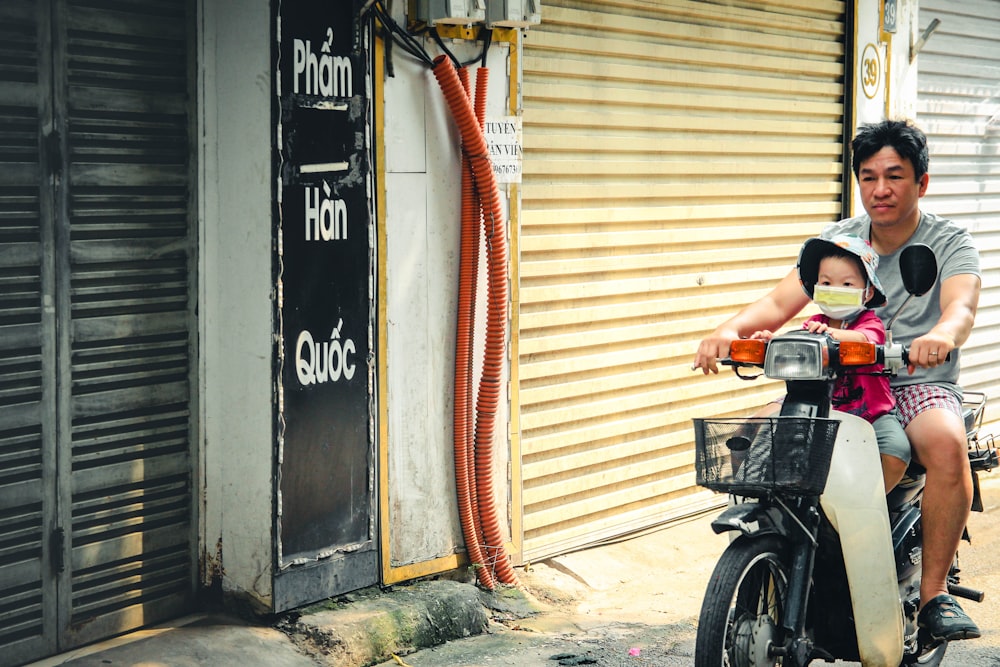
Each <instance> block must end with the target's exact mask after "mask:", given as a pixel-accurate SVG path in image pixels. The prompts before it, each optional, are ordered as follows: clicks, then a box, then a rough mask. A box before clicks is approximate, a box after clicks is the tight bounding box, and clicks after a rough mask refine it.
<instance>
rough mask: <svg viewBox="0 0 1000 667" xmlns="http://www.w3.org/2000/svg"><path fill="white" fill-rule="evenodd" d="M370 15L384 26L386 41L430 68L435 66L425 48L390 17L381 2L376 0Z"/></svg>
mask: <svg viewBox="0 0 1000 667" xmlns="http://www.w3.org/2000/svg"><path fill="white" fill-rule="evenodd" d="M368 12H369V14H370V15H371V16H372V17H373V18H375V19H378V21H379V23H380V24H381V25H382V34H383V36H388V39H387V40H386V41H389V40H391V41H393V42H395V43H396V44H397V45H398V46H399V47H400V48H401V49H403V50H404V51H406V52H407V53H409V54H410V55H411V56H413V57H414V58H416V59H417V60H420V61H421V62H423V63H424V64H425V65H427V66H428V67H431V66H433V65H434V60H433V58H431V56H430V54H428V53H427V51H426V50H424V48H423V46H422V45H421V44H420V42H419V41H418V40H416V39H415V38H414V37H413V35H411V34H410V33H408V32H406V31H405V30H403V29H402V28H400V27H399V24H398V23H396V21H395V20H394V19H393V18H392V16H390V15H389V13H388V12H387V11H386V10H385V8H384V7H383V6H382V2H381V0H375V1H374V2H373V3H372V4H371V5H370V7H368Z"/></svg>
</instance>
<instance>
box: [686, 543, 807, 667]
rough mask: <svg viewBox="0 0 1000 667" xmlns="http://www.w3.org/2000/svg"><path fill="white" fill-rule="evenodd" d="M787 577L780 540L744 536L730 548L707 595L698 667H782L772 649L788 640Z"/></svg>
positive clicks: (697, 647)
mask: <svg viewBox="0 0 1000 667" xmlns="http://www.w3.org/2000/svg"><path fill="white" fill-rule="evenodd" d="M788 578H789V558H788V550H787V547H786V545H785V543H784V541H782V540H781V539H780V538H778V537H775V536H768V537H759V538H753V539H751V538H748V537H745V536H740V537H738V538H736V539H735V540H734V541H733V542H732V543H730V545H729V546H728V547H727V548H726V550H725V551H724V552H723V553H722V556H721V557H720V558H719V562H718V563H717V564H716V565H715V570H714V571H713V572H712V578H711V579H710V580H709V583H708V589H707V590H706V591H705V599H704V601H703V602H702V607H701V614H700V615H699V617H698V634H697V638H696V640H695V651H694V656H695V657H694V664H695V667H720V665H725V666H728V667H772V666H774V665H781V664H782V660H781V658H780V657H777V656H769V655H768V653H769V651H768V647H769V646H772V645H773V646H781V645H782V644H783V641H784V630H783V629H782V627H781V626H782V622H783V621H784V614H785V609H786V607H787V600H788ZM785 664H787V663H785Z"/></svg>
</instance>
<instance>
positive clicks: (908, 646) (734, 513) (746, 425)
mask: <svg viewBox="0 0 1000 667" xmlns="http://www.w3.org/2000/svg"><path fill="white" fill-rule="evenodd" d="M900 269H901V271H902V274H903V283H904V285H905V287H906V290H907V292H908V293H909V297H908V298H907V299H906V301H905V302H904V303H903V305H902V306H901V307H900V309H899V310H897V312H896V314H895V315H894V316H893V318H892V320H891V321H890V323H889V324H888V325H887V340H886V344H885V345H872V344H869V343H854V342H840V343H838V342H837V341H835V340H833V339H832V338H831V337H829V336H826V335H825V334H813V333H809V332H806V331H800V332H790V333H786V334H782V335H780V336H775V337H774V338H772V339H771V340H770V341H766V342H765V341H763V340H739V341H734V342H733V344H732V346H731V348H730V356H729V358H727V359H723V360H721V363H723V364H726V365H729V366H732V367H733V369H734V370H735V371H736V373H737V375H738V376H739V377H741V378H742V379H748V380H749V379H754V378H757V377H760V375H761V374H763V375H765V376H767V377H769V378H773V379H778V380H784V381H785V383H786V388H787V394H786V396H785V398H784V402H783V403H782V407H781V412H780V413H779V415H778V416H776V417H770V418H744V419H695V420H694V423H695V470H696V475H697V483H698V484H699V485H701V486H704V487H706V488H709V489H712V490H714V491H717V492H722V493H727V494H730V504H729V506H728V507H727V508H726V509H725V510H724V511H723V512H722V513H721V514H720V515H719V516H718V517H717V518H716V519H715V520H714V521H713V522H712V528H713V530H714V531H715V532H716V533H723V532H730V533H731V536H732V537H731V541H730V544H729V546H728V547H727V548H726V550H725V551H724V552H723V554H722V556H721V557H720V559H719V561H718V563H717V564H716V566H715V569H714V571H713V573H712V577H711V579H710V580H709V584H708V588H707V590H706V593H705V598H704V601H703V604H702V608H701V614H700V616H699V619H698V631H697V639H696V644H695V665H696V666H697V667H709V666H711V667H718V666H719V665H729V666H737V667H761V666H763V665H783V666H789V665H790V666H792V667H802V666H805V665H808V664H809V663H810V662H811V661H812V660H814V659H819V660H825V661H828V662H833V661H834V660H848V661H860V662H861V663H862V664H863V665H866V666H868V667H873V666H876V665H878V666H894V665H931V666H933V665H938V664H940V662H941V660H942V659H943V657H944V654H945V650H946V649H947V642H944V641H934V640H932V639H931V638H930V637H928V636H926V635H925V634H924V633H923V632H921V631H920V629H919V628H918V626H917V612H918V610H919V604H920V570H921V568H920V565H921V515H920V501H921V495H922V491H923V486H924V474H923V473H924V471H923V469H922V468H920V466H919V464H917V463H913V464H911V465H910V467H909V468H908V470H907V474H906V476H905V477H904V479H903V481H902V482H900V484H899V485H898V486H897V487H896V488H894V489H893V490H892V491H891V492H890V493H889V494H886V493H885V491H884V483H883V479H882V473H881V464H880V458H879V452H878V446H877V444H876V440H875V432H874V429H873V427H872V425H871V424H870V423H868V422H867V421H865V420H864V419H862V418H860V417H857V416H855V415H850V414H846V413H840V412H838V411H836V410H833V409H831V393H832V390H833V384H834V381H835V380H836V378H837V377H838V375H840V374H842V373H862V372H868V373H875V372H877V373H880V374H887V375H894V374H896V373H897V372H898V371H899V369H900V368H904V367H905V366H906V365H907V364H908V357H907V352H908V350H907V349H906V348H905V347H904V346H901V345H897V344H894V343H893V342H892V336H891V326H892V322H894V321H895V319H896V317H898V316H899V313H900V311H902V310H903V308H905V307H906V304H907V303H909V301H910V299H912V298H914V297H919V296H922V295H923V294H925V293H926V292H927V291H928V290H929V289H930V288H931V287H932V286H933V284H934V282H935V279H936V276H937V263H936V260H935V257H934V253H933V251H931V250H930V248H928V247H927V246H920V245H914V246H910V247H908V248H907V249H906V250H904V251H903V254H902V255H901V257H900ZM879 366H881V367H882V368H881V369H880V370H875V369H877V368H878V367H879ZM751 368H756V369H762V372H761V371H760V370H758V371H756V372H755V373H754V374H749V371H748V370H747V369H751ZM985 406H986V397H985V395H983V394H979V393H973V392H966V398H965V405H964V406H963V408H964V412H965V423H966V431H967V439H968V452H969V463H970V468H971V471H972V476H973V491H974V499H973V506H972V509H973V510H978V511H982V509H983V507H982V501H981V497H980V492H979V482H978V474H979V473H980V472H985V471H989V470H991V469H992V468H994V467H995V466H997V464H998V460H997V451H996V448H995V447H994V443H993V436H992V435H989V436H980V434H979V431H980V428H981V426H982V420H983V414H984V410H985ZM964 538H965V539H966V540H968V531H966V534H965V535H964ZM948 590H949V592H950V593H951V594H952V595H955V596H959V597H962V598H966V599H970V600H975V601H977V602H979V601H982V599H983V593H982V592H980V591H977V590H974V589H971V588H967V587H965V586H962V585H961V583H960V580H959V567H958V559H957V554H956V559H955V561H954V562H953V564H952V567H951V570H950V572H949V576H948Z"/></svg>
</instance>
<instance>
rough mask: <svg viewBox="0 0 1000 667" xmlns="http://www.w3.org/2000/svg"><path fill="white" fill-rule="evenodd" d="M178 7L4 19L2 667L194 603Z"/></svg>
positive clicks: (183, 56)
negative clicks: (3, 659)
mask: <svg viewBox="0 0 1000 667" xmlns="http://www.w3.org/2000/svg"><path fill="white" fill-rule="evenodd" d="M190 17H191V13H190V5H189V4H188V3H187V2H186V0H180V1H174V2H151V1H150V2H132V3H128V4H123V3H116V4H113V5H112V4H108V3H105V2H97V1H94V2H88V1H86V0H80V1H76V2H61V1H58V2H52V3H50V2H35V1H33V0H30V1H24V2H4V3H3V4H2V6H0V35H2V38H3V39H2V40H0V41H2V45H0V63H2V64H3V66H4V67H3V70H2V73H0V95H2V99H3V102H2V103H0V104H2V106H0V117H2V118H0V121H2V122H3V127H4V128H11V131H9V132H8V131H7V130H6V129H4V130H0V282H2V283H3V285H4V289H3V291H2V294H0V334H2V335H0V461H2V462H3V464H4V465H3V466H2V467H0V619H2V622H0V651H3V654H4V655H5V656H6V657H7V658H8V659H10V660H12V661H18V662H22V661H25V660H28V659H32V658H36V657H39V656H41V655H44V654H47V653H52V652H55V651H57V650H64V649H67V648H70V647H73V646H76V645H79V644H82V643H85V642H89V641H93V640H95V639H101V638H105V637H109V636H112V635H115V634H119V633H121V632H124V631H127V630H130V629H133V628H136V627H139V626H142V625H148V624H150V623H155V622H157V621H161V620H164V619H167V618H170V617H171V616H175V615H177V614H180V613H183V612H184V611H186V610H187V609H188V608H189V604H190V602H191V601H192V599H193V591H194V571H195V569H194V565H195V561H194V559H195V555H194V554H195V544H196V539H195V537H196V535H195V533H194V530H195V526H196V523H195V522H194V520H193V502H194V494H193V472H192V470H193V460H194V457H193V456H192V445H191V443H192V433H193V428H194V423H193V419H194V417H193V413H192V410H191V406H192V402H193V400H194V398H195V397H194V389H193V386H192V382H191V374H192V372H193V371H194V370H195V364H194V358H195V357H194V353H195V340H194V332H195V327H194V326H193V322H194V283H193V280H192V276H193V267H194V263H193V262H194V253H193V235H192V216H191V214H190V211H191V210H192V207H191V201H192V194H193V193H192V190H191V187H190V182H191V178H190V166H191V164H190V159H189V156H190V155H191V140H190V138H189V137H190V135H189V121H190V107H189V104H190V101H191V99H190V95H189V90H190V88H189V81H190V77H189V71H190V69H189V68H190V61H189V53H190V50H189V36H190V35H191V34H193V32H192V31H191V30H190V25H189V22H190Z"/></svg>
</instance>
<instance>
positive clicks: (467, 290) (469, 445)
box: [454, 68, 495, 590]
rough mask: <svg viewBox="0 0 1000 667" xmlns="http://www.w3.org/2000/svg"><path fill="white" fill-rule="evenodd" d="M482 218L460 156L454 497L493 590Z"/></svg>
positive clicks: (464, 73)
mask: <svg viewBox="0 0 1000 667" xmlns="http://www.w3.org/2000/svg"><path fill="white" fill-rule="evenodd" d="M459 77H460V79H461V83H462V87H463V89H464V90H465V91H466V96H467V97H468V95H469V74H468V70H466V69H465V68H463V69H462V70H461V71H460V72H459ZM480 222H481V213H480V205H479V198H478V197H477V196H476V189H475V183H474V181H473V177H472V167H471V166H470V164H469V159H468V157H467V156H466V154H465V152H464V151H463V152H462V230H461V246H460V260H459V282H458V325H457V332H456V333H457V335H456V341H455V406H454V427H455V434H454V448H455V488H456V490H457V493H458V510H459V519H460V521H461V524H462V535H463V536H464V537H465V547H466V550H467V551H468V555H469V562H470V563H471V564H472V566H473V567H474V568H475V570H476V577H477V579H478V580H479V583H480V584H481V585H482V586H483V587H485V588H487V589H490V590H492V589H493V588H494V587H495V582H494V579H493V572H492V571H491V570H490V569H489V568H488V567H486V566H485V564H486V559H485V557H484V556H483V552H482V549H481V546H480V545H481V544H482V535H481V531H480V529H479V504H478V502H477V498H476V493H475V489H474V488H473V486H472V482H471V480H473V479H475V457H474V449H473V428H472V424H473V417H472V415H473V413H472V407H473V402H472V339H473V333H474V331H475V323H476V298H475V293H476V276H477V275H478V273H479V225H480Z"/></svg>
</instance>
